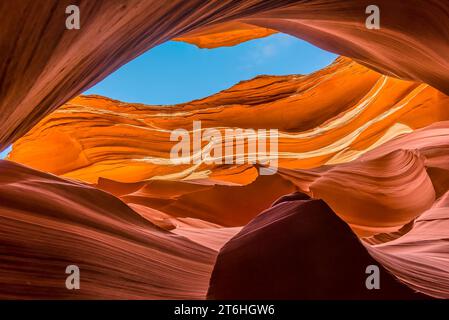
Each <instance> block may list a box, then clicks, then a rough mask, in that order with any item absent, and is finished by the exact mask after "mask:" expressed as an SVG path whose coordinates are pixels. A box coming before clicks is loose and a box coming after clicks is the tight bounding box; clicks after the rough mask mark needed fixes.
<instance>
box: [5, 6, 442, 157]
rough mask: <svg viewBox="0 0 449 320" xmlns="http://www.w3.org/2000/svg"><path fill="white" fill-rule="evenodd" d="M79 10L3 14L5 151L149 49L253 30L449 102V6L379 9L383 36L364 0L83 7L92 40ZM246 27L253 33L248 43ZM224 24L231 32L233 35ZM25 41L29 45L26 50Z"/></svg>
mask: <svg viewBox="0 0 449 320" xmlns="http://www.w3.org/2000/svg"><path fill="white" fill-rule="evenodd" d="M70 4H72V3H71V2H70V1H69V0H63V1H45V2H36V1H32V0H23V1H3V2H2V3H1V4H0V10H1V12H8V14H7V15H5V17H4V18H3V19H2V28H1V34H0V39H1V40H0V41H1V45H2V54H1V56H0V70H1V78H2V79H8V81H5V80H4V81H2V82H1V90H0V123H1V127H0V129H1V130H0V146H1V148H2V149H3V148H5V147H7V146H8V145H10V144H11V143H12V142H14V141H15V140H17V139H18V138H19V137H21V136H22V135H23V134H25V133H26V132H27V131H28V130H29V129H31V128H32V127H33V126H34V125H35V124H36V123H37V122H38V121H39V120H40V119H42V118H43V117H44V116H45V115H47V114H48V113H49V112H51V111H53V110H55V109H56V108H57V107H59V106H61V105H62V104H64V103H65V102H67V101H68V100H70V99H71V98H73V97H75V96H76V95H78V94H80V93H81V92H83V91H84V90H85V89H87V88H89V87H90V86H92V85H94V84H95V83H96V82H98V81H100V80H101V79H103V78H104V77H105V76H107V75H108V74H110V73H111V72H113V71H114V70H116V69H117V68H118V67H120V66H121V65H123V64H124V63H126V62H128V61H130V60H132V59H133V58H135V57H136V56H138V55H140V54H142V53H143V52H145V51H146V50H148V49H149V48H151V47H153V46H155V45H157V44H160V43H162V42H164V41H167V40H169V39H173V38H182V37H183V36H185V37H186V38H189V40H188V41H189V42H193V43H201V45H202V46H206V47H207V46H208V43H210V46H215V45H216V43H220V45H227V44H234V43H238V42H239V41H243V40H247V39H248V38H249V37H248V27H247V25H248V24H249V25H255V26H259V27H262V28H269V29H271V30H276V31H281V32H284V33H288V34H291V35H294V36H297V37H299V38H303V39H305V40H307V41H310V42H312V43H314V44H316V45H317V46H319V47H321V48H324V49H326V50H330V51H333V52H336V53H338V54H341V55H344V56H348V57H351V58H354V59H356V60H357V61H359V62H361V63H363V64H365V65H367V66H369V67H370V68H372V69H375V70H378V71H381V72H382V73H385V74H388V75H394V76H396V77H401V78H405V79H413V80H417V81H422V82H425V83H427V84H429V85H431V86H433V87H435V88H438V89H440V90H441V91H443V92H446V93H448V92H449V85H448V83H449V79H448V74H449V72H448V71H449V65H448V62H447V59H446V57H447V54H446V53H447V51H448V49H449V48H448V47H449V44H448V42H447V38H448V32H449V31H448V30H449V27H448V23H449V16H448V12H449V3H447V2H444V1H439V0H430V1H424V0H411V1H407V2H403V1H389V0H380V1H377V3H376V4H377V5H378V6H379V7H380V8H381V12H382V22H381V29H380V30H376V29H374V30H370V29H367V28H366V25H365V20H366V18H367V15H366V13H365V11H366V7H367V6H368V5H370V4H371V3H370V2H369V1H359V0H351V1H340V2H335V1H331V2H330V1H323V0H315V1H307V2H304V1H299V0H297V1H295V0H289V1H279V0H254V1H248V0H246V1H244V0H241V1H230V0H226V1H222V0H209V1H203V0H189V1H183V0H175V1H159V0H158V1H151V0H118V1H109V0H99V1H95V2H93V1H88V0H82V1H79V7H80V10H81V12H83V14H82V15H81V25H82V27H81V28H82V32H77V31H74V30H66V29H65V28H64V23H65V18H66V15H65V8H66V7H67V6H68V5H70ZM27 12H33V14H32V15H26V13H27ZM25 15H26V19H24V16H25ZM411 17H413V18H411ZM231 22H233V23H231ZM236 22H238V23H243V24H244V25H240V26H241V30H242V31H241V33H240V34H239V32H238V29H239V27H236V25H235V24H234V23H236ZM224 23H228V24H227V25H225V26H224V27H223V24H224ZM17 26H21V29H20V30H21V32H17ZM215 26H216V27H215ZM423 26H425V27H423ZM217 28H218V29H219V30H218V31H220V28H222V29H221V30H222V31H223V30H224V31H226V30H228V31H229V32H231V33H233V35H230V34H229V32H224V31H223V32H221V33H220V32H218V33H216V34H217V38H213V40H210V41H208V40H207V39H206V40H204V39H201V40H200V38H201V37H202V36H203V34H202V31H201V30H212V32H216V31H217ZM264 30H265V31H264ZM264 30H260V29H257V28H256V29H255V32H254V37H256V38H257V37H260V36H261V35H263V34H267V33H269V32H271V31H267V30H266V29H264ZM25 35H26V41H20V39H22V40H23V39H25V38H24V37H25ZM195 35H199V36H198V37H197V40H194V38H195ZM93 39H94V40H95V41H93ZM219 39H220V40H219ZM203 40H204V41H203Z"/></svg>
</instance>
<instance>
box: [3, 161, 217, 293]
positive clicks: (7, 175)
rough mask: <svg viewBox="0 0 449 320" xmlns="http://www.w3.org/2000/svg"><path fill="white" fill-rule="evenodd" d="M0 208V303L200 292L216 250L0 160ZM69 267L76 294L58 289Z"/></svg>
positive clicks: (114, 202) (80, 188)
mask: <svg viewBox="0 0 449 320" xmlns="http://www.w3.org/2000/svg"><path fill="white" fill-rule="evenodd" d="M0 203H1V204H0V220H1V221H0V222H1V223H0V224H1V229H0V230H1V232H0V248H1V252H2V254H1V272H0V284H1V285H0V296H1V297H2V298H20V299H23V298H28V299H29V298H47V299H48V298H69V299H72V298H73V299H86V298H88V299H98V298H102V299H118V298H119V299H144V298H145V299H149V298H153V299H154V298H165V299H167V298H173V299H182V298H183V299H198V298H203V297H204V295H205V293H206V290H207V286H208V280H209V274H210V272H211V268H212V266H213V263H214V259H215V255H216V251H214V250H212V249H209V248H206V247H204V246H201V245H199V244H197V243H195V242H192V241H190V240H188V239H187V238H185V237H182V236H177V235H174V234H171V233H169V232H167V231H164V230H163V229H161V228H159V227H157V226H155V225H154V224H152V223H150V222H149V221H148V220H146V219H143V218H142V217H141V216H140V215H139V214H138V213H136V212H135V211H133V210H132V209H131V208H129V207H128V206H127V205H126V204H124V203H123V202H122V201H120V200H119V199H117V198H115V197H114V196H112V195H110V194H108V193H105V192H103V191H100V190H98V189H95V188H92V187H88V186H86V185H84V184H80V183H77V182H73V181H68V180H63V179H60V178H58V177H56V176H53V175H50V174H45V173H42V172H38V171H35V170H32V169H30V168H26V167H23V166H21V165H18V164H15V163H12V162H9V161H4V160H2V161H0ZM30 239H32V241H31V242H30ZM71 264H75V265H77V266H79V268H80V270H81V278H82V281H81V285H82V289H80V290H73V291H70V290H67V289H66V288H65V279H66V277H67V275H66V274H65V268H66V267H67V266H68V265H71Z"/></svg>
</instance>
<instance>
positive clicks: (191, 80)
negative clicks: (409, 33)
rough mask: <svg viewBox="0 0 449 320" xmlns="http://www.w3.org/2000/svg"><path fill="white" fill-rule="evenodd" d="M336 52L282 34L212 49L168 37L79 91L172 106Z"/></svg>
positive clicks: (314, 64)
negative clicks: (170, 39) (94, 83)
mask: <svg viewBox="0 0 449 320" xmlns="http://www.w3.org/2000/svg"><path fill="white" fill-rule="evenodd" d="M336 57H337V55H335V54H333V53H330V52H327V51H325V50H322V49H320V48H318V47H316V46H314V45H312V44H310V43H308V42H306V41H304V40H301V39H298V38H296V37H293V36H290V35H287V34H283V33H275V34H272V35H268V36H266V37H263V38H257V39H252V40H249V41H245V42H242V43H240V44H236V45H233V46H225V47H218V48H212V49H207V48H199V47H197V46H196V45H193V44H189V43H186V42H182V41H168V42H165V43H163V44H161V45H159V46H157V47H155V48H152V49H150V50H148V51H147V52H146V53H144V54H142V55H140V56H139V57H137V58H135V59H134V60H132V61H130V62H129V63H127V64H125V65H124V66H122V67H121V68H120V69H118V70H116V71H115V72H113V73H112V74H110V75H109V76H108V77H106V78H105V79H104V80H103V81H101V82H99V83H97V84H96V85H95V86H93V87H92V88H90V89H89V90H87V91H85V92H84V93H83V94H84V95H101V96H106V97H108V98H111V99H116V100H119V101H123V102H130V103H143V104H147V105H173V104H179V103H186V102H189V101H192V100H196V99H201V98H205V97H208V96H211V95H213V94H215V93H218V92H219V91H222V90H225V89H228V88H230V87H232V86H234V85H235V84H237V83H238V82H240V81H245V80H250V79H253V78H255V77H257V76H261V75H270V76H284V75H297V74H298V75H299V74H300V75H304V74H309V73H312V72H314V71H317V70H320V69H322V68H324V67H325V66H327V65H329V64H330V63H332V61H333V60H335V59H336Z"/></svg>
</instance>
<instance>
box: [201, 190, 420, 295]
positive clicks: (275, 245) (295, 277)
mask: <svg viewBox="0 0 449 320" xmlns="http://www.w3.org/2000/svg"><path fill="white" fill-rule="evenodd" d="M373 264H374V265H377V262H376V261H375V260H374V259H373V258H372V257H371V256H370V255H369V254H368V253H367V251H366V249H365V248H364V247H363V245H362V244H361V243H360V242H359V240H358V239H357V237H356V236H355V235H354V234H353V233H352V232H351V230H350V229H349V228H348V226H347V225H346V224H345V223H344V222H343V221H342V220H340V219H339V218H338V217H337V216H335V215H334V213H333V212H332V210H331V209H330V208H329V207H328V206H327V205H326V204H325V203H324V202H323V201H318V200H294V199H288V200H287V201H285V199H284V200H283V201H282V200H281V202H280V203H278V204H276V205H275V206H273V207H272V208H270V209H268V210H266V211H264V212H263V213H261V214H260V215H259V216H258V217H257V218H255V219H254V220H253V221H251V222H250V223H249V224H248V225H246V226H245V227H244V228H243V229H242V231H240V232H239V233H238V234H237V235H236V236H235V237H234V238H232V239H231V240H230V241H229V242H228V243H227V244H226V245H225V246H224V247H223V248H222V249H221V251H220V254H219V255H218V258H217V262H216V263H215V267H214V271H213V273H212V277H211V281H210V287H209V291H208V298H210V299H301V300H303V299H338V300H340V299H420V298H424V296H423V295H420V294H416V293H414V292H413V291H412V290H410V289H409V288H408V287H407V286H405V285H402V284H400V283H399V282H398V281H397V280H396V279H395V278H394V277H392V276H391V275H390V274H389V273H388V272H387V271H386V270H385V269H383V268H382V267H381V268H380V270H381V271H380V277H381V289H380V290H368V289H367V288H366V286H365V280H366V277H367V275H366V273H365V270H366V267H367V266H369V265H373Z"/></svg>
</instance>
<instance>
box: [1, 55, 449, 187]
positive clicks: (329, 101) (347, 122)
mask: <svg viewBox="0 0 449 320" xmlns="http://www.w3.org/2000/svg"><path fill="white" fill-rule="evenodd" d="M448 102H449V99H448V98H447V96H445V95H444V94H442V93H440V92H439V91H437V90H435V89H433V88H431V87H429V86H428V85H425V84H418V83H415V82H409V81H403V80H398V79H395V78H391V77H387V76H383V75H381V74H379V73H376V72H374V71H371V70H369V69H367V68H365V67H363V66H361V65H359V64H357V63H354V62H352V61H351V60H349V59H347V58H338V59H337V60H336V61H335V62H334V63H333V64H331V65H330V66H328V67H327V68H325V69H323V70H320V71H318V72H315V73H313V74H310V75H304V76H303V75H290V76H260V77H256V78H254V79H252V80H248V81H243V82H241V83H239V84H237V85H235V86H234V87H232V88H229V89H228V90H224V91H222V92H219V93H217V94H215V95H212V96H210V97H207V98H204V99H200V100H195V101H192V102H188V103H185V104H181V105H174V106H147V105H140V104H129V103H123V102H119V101H114V100H111V99H108V98H104V97H99V96H81V97H78V98H75V99H73V100H71V101H70V102H68V103H67V104H65V105H64V106H62V107H61V108H59V109H58V110H57V111H55V112H53V113H52V114H50V115H49V116H47V117H45V118H44V119H43V120H42V121H40V122H39V123H38V125H37V126H35V127H34V128H33V129H32V130H31V131H30V132H29V133H27V134H26V135H25V136H24V137H23V138H21V139H19V140H18V141H17V142H16V143H15V144H14V145H13V150H12V152H11V153H10V155H9V159H10V160H13V161H17V162H20V163H23V164H26V165H28V166H31V167H33V168H36V169H39V170H43V171H48V172H51V173H55V174H58V175H62V176H65V177H69V178H75V179H79V180H83V181H87V182H90V183H96V182H97V181H98V178H100V177H101V178H107V179H112V180H116V181H120V182H138V181H142V180H148V179H165V180H180V179H189V180H192V179H199V178H211V179H215V180H220V181H225V182H233V183H238V184H248V183H250V182H252V181H253V180H254V179H255V177H256V175H257V171H256V170H255V169H254V168H248V166H247V165H246V164H245V165H240V166H237V165H226V164H222V165H217V164H207V163H205V162H204V161H203V162H201V163H197V164H194V163H193V161H191V163H190V164H182V165H174V163H173V162H172V161H171V158H170V151H171V150H172V148H173V147H174V146H175V145H176V144H177V142H178V139H176V140H175V141H171V139H170V137H171V134H172V133H173V131H174V130H175V129H179V128H182V129H185V130H188V131H189V132H191V131H192V130H193V125H194V121H200V122H201V128H200V130H201V134H202V137H203V139H202V140H203V141H202V148H203V150H205V149H206V148H207V147H208V145H209V144H208V140H207V139H204V133H205V131H206V130H207V129H208V128H218V130H219V131H220V132H221V134H222V136H223V137H225V135H226V130H227V129H234V128H243V129H249V128H252V129H255V130H257V129H263V128H267V129H270V128H275V129H278V130H279V139H278V159H279V160H278V162H279V163H278V165H279V166H280V167H283V168H294V169H306V168H314V167H318V166H321V165H325V164H337V163H343V162H347V161H350V160H353V159H356V158H358V157H359V156H360V155H361V154H363V153H364V152H366V151H367V150H370V149H373V148H375V147H376V146H378V145H381V144H382V143H384V142H386V141H388V140H390V139H392V138H394V137H396V136H398V135H400V134H403V133H407V132H411V131H413V130H414V129H416V128H420V127H423V126H426V125H428V124H431V123H432V122H434V121H439V120H446V119H449V109H448V108H447V105H448ZM267 135H268V132H267ZM190 138H191V139H192V140H193V134H190ZM233 141H234V144H237V142H236V141H237V140H235V139H234V140H233ZM233 141H229V142H230V143H232V142H233ZM243 143H244V144H245V145H244V148H243V154H242V156H243V157H245V158H248V152H249V148H248V140H247V139H246V140H244V141H243ZM190 144H193V142H191V143H190ZM62 148H63V149H64V152H61V149H62ZM219 148H220V150H221V156H222V157H224V156H225V149H224V148H225V147H224V145H223V146H221V145H220V146H219ZM267 148H269V146H268V145H267ZM234 150H235V153H236V152H237V150H238V149H237V148H236V146H234ZM268 151H269V150H268ZM223 163H224V159H223Z"/></svg>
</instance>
